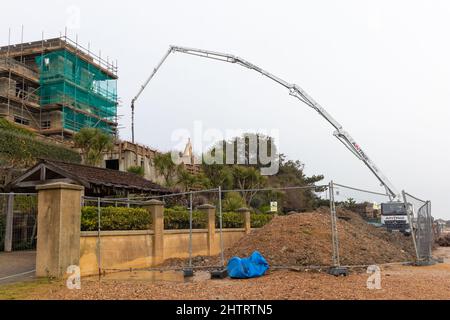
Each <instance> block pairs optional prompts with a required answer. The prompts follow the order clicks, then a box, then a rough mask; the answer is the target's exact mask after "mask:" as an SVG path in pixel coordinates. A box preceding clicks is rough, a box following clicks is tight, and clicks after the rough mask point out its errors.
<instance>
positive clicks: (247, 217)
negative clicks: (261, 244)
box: [237, 208, 252, 234]
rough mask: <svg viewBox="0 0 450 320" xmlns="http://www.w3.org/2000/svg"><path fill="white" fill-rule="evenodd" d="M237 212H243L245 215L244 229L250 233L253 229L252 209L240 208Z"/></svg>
mask: <svg viewBox="0 0 450 320" xmlns="http://www.w3.org/2000/svg"><path fill="white" fill-rule="evenodd" d="M237 212H239V213H241V214H242V215H243V216H244V229H245V233H246V234H249V233H250V231H251V230H252V227H251V221H250V209H248V208H240V209H238V210H237Z"/></svg>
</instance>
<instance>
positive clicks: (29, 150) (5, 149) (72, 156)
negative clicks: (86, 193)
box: [0, 128, 81, 166]
mask: <svg viewBox="0 0 450 320" xmlns="http://www.w3.org/2000/svg"><path fill="white" fill-rule="evenodd" d="M0 150H1V151H0V153H1V156H2V158H3V159H4V161H8V162H11V163H13V164H16V165H17V164H20V165H23V166H29V165H32V164H34V162H35V161H36V159H38V158H43V159H49V160H59V161H64V162H73V163H80V162H81V156H80V154H79V153H78V152H76V151H75V150H71V149H69V148H66V147H63V146H59V145H56V144H51V143H47V142H43V141H40V140H38V139H36V138H35V137H34V136H32V135H26V134H23V133H19V132H17V131H15V130H12V131H10V130H7V129H1V128H0Z"/></svg>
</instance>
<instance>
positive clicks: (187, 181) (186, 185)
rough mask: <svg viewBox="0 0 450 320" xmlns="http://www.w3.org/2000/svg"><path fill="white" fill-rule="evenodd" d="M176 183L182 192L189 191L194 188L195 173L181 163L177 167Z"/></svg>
mask: <svg viewBox="0 0 450 320" xmlns="http://www.w3.org/2000/svg"><path fill="white" fill-rule="evenodd" d="M177 176H178V179H177V184H178V185H180V186H181V187H182V189H183V192H186V191H189V190H191V189H192V188H194V186H195V184H196V182H197V178H196V177H195V175H193V174H191V173H189V172H188V171H187V170H186V169H185V168H184V167H183V166H182V165H180V166H178V168H177Z"/></svg>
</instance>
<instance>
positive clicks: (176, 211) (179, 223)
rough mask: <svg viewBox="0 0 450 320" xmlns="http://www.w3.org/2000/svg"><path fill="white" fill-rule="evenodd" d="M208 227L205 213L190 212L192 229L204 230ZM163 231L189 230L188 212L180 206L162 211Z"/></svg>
mask: <svg viewBox="0 0 450 320" xmlns="http://www.w3.org/2000/svg"><path fill="white" fill-rule="evenodd" d="M207 225H208V217H207V215H206V213H205V212H203V211H198V210H193V211H192V228H193V229H205V228H206V227H207ZM164 228H165V229H189V210H187V209H186V208H184V207H181V206H175V207H173V208H165V209H164Z"/></svg>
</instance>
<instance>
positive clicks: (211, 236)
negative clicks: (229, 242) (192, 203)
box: [197, 204, 216, 256]
mask: <svg viewBox="0 0 450 320" xmlns="http://www.w3.org/2000/svg"><path fill="white" fill-rule="evenodd" d="M197 209H198V210H201V211H203V212H205V213H206V214H207V216H208V255H209V256H212V255H214V253H215V250H214V242H215V238H216V207H214V206H212V205H210V204H203V205H201V206H199V207H198V208H197Z"/></svg>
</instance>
